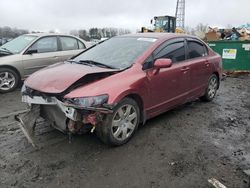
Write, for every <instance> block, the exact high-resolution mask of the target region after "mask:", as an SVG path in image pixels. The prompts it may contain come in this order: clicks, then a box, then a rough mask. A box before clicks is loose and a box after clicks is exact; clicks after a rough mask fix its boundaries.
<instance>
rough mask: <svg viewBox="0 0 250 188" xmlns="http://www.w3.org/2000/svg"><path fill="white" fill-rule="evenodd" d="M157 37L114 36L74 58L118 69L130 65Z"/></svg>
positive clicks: (77, 60) (78, 60)
mask: <svg viewBox="0 0 250 188" xmlns="http://www.w3.org/2000/svg"><path fill="white" fill-rule="evenodd" d="M156 40H157V39H155V38H140V37H114V38H111V39H109V40H107V41H105V42H103V43H100V44H98V45H97V46H95V47H93V48H90V49H89V50H87V51H85V52H84V53H82V54H80V55H79V56H77V57H76V58H74V59H73V60H74V61H76V62H81V61H89V62H91V61H92V62H98V63H99V64H103V65H107V66H108V67H113V68H116V69H125V68H128V67H130V66H131V65H132V64H133V63H134V62H135V60H136V59H137V58H138V57H139V56H140V55H141V54H142V53H143V52H145V51H146V50H147V49H148V48H149V47H150V46H151V45H152V44H153V43H154V42H155V41H156Z"/></svg>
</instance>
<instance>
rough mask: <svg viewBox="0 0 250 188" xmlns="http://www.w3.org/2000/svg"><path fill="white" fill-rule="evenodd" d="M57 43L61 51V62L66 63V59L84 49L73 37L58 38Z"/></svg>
mask: <svg viewBox="0 0 250 188" xmlns="http://www.w3.org/2000/svg"><path fill="white" fill-rule="evenodd" d="M59 41H60V50H61V56H60V59H61V61H66V60H67V59H69V58H71V57H72V56H74V55H76V54H78V53H80V52H82V51H83V50H84V49H86V46H85V44H84V43H83V42H82V41H80V40H78V39H76V38H74V37H70V36H59Z"/></svg>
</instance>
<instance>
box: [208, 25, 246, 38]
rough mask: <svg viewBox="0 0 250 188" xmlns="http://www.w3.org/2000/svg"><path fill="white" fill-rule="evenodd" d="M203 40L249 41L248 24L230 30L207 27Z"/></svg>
mask: <svg viewBox="0 0 250 188" xmlns="http://www.w3.org/2000/svg"><path fill="white" fill-rule="evenodd" d="M205 40H206V41H217V40H233V41H236V40H240V41H247V40H250V24H246V25H242V26H240V27H237V28H235V27H233V28H232V29H219V28H211V27H209V29H208V32H207V33H206V34H205Z"/></svg>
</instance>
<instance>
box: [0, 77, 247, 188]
mask: <svg viewBox="0 0 250 188" xmlns="http://www.w3.org/2000/svg"><path fill="white" fill-rule="evenodd" d="M0 104H1V107H0V116H4V115H7V114H9V113H13V112H17V111H20V110H24V109H25V105H23V104H22V103H21V102H20V91H16V92H13V93H10V94H2V95H0ZM36 135H37V136H36V137H37V141H38V145H39V146H40V149H34V148H33V147H32V146H31V145H30V144H29V143H28V142H27V140H26V138H25V137H24V135H23V133H22V132H21V130H20V129H19V126H18V124H17V123H16V122H15V120H14V117H13V115H11V116H9V117H5V118H1V119H0V187H4V188H5V187H21V188H22V187H84V188H85V187H86V188H87V187H97V188H98V187H101V188H105V187H107V188H108V187H124V188H125V187H129V188H130V187H149V188H155V187H164V188H184V187H185V188H196V187H197V188H203V187H204V188H206V187H211V186H210V184H209V183H208V179H209V178H211V177H214V178H216V179H218V180H219V181H220V182H221V183H223V184H224V185H226V186H227V187H229V188H230V187H235V188H244V187H248V181H249V179H248V177H247V175H246V174H244V172H243V171H244V170H247V169H250V76H238V77H228V78H226V79H225V80H224V81H223V82H222V84H221V88H220V90H219V93H218V95H217V97H216V99H215V100H214V101H213V102H210V103H203V102H201V101H199V100H197V101H194V102H192V103H189V104H186V105H183V106H180V107H179V108H177V109H175V110H172V111H170V112H167V113H165V114H163V115H161V116H159V117H157V118H154V119H152V120H150V121H148V122H147V123H146V125H145V126H141V127H140V129H139V130H138V132H137V134H136V135H135V136H134V138H133V139H132V140H131V141H130V142H129V143H127V144H126V145H124V146H121V147H108V146H106V145H104V144H102V143H101V142H100V141H99V140H98V139H97V137H96V136H95V134H88V135H82V136H75V137H74V138H73V142H72V143H71V144H69V143H68V137H67V136H66V135H64V134H62V133H60V132H58V131H56V130H54V129H52V128H50V127H49V126H47V125H45V124H44V123H43V122H40V123H39V128H38V130H36Z"/></svg>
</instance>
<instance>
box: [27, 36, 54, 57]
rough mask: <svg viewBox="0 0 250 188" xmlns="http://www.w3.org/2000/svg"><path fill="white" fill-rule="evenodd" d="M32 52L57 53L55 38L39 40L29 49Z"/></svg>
mask: <svg viewBox="0 0 250 188" xmlns="http://www.w3.org/2000/svg"><path fill="white" fill-rule="evenodd" d="M31 49H32V50H37V53H45V52H56V51H57V38H56V37H44V38H41V39H39V40H38V41H37V42H36V43H35V44H33V45H32V47H31Z"/></svg>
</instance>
